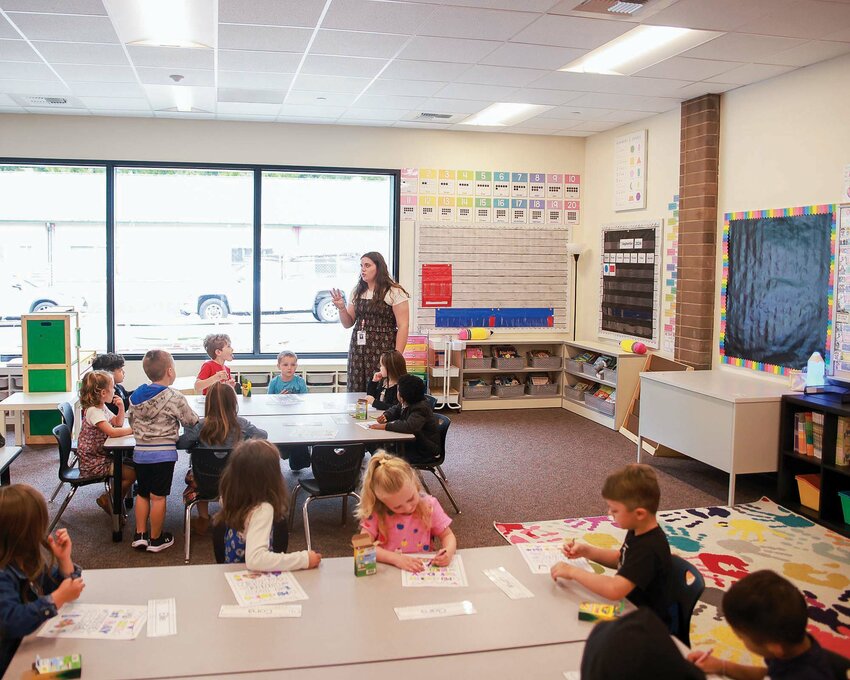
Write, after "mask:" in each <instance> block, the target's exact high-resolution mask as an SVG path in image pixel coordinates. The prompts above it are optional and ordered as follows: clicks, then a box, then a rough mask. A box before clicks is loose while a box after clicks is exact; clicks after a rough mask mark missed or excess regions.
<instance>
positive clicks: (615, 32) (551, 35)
mask: <svg viewBox="0 0 850 680" xmlns="http://www.w3.org/2000/svg"><path fill="white" fill-rule="evenodd" d="M632 28H634V26H633V25H632V24H629V23H625V22H621V21H613V20H609V19H584V18H581V17H565V16H552V15H546V16H543V17H540V18H539V19H538V20H537V21H535V22H534V23H533V24H531V26H529V27H528V28H526V29H525V30H524V31H522V32H521V33H519V34H518V35H516V36H514V37H513V39H512V40H511V42H517V43H531V44H538V43H539V44H541V45H556V46H558V47H579V48H583V49H590V50H592V49H594V48H596V47H599V46H600V45H604V44H605V43H607V42H608V41H610V40H613V39H614V38H616V37H617V36H620V35H622V34H623V33H625V32H626V31H630V30H631V29H632Z"/></svg>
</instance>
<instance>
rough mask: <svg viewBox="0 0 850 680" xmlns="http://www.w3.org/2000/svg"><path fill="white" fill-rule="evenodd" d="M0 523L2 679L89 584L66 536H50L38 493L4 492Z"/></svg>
mask: <svg viewBox="0 0 850 680" xmlns="http://www.w3.org/2000/svg"><path fill="white" fill-rule="evenodd" d="M0 517H2V518H3V521H2V522H0V676H2V675H3V674H4V673H5V672H6V668H7V667H8V666H9V662H10V661H11V660H12V657H13V656H14V655H15V651H16V650H17V649H18V646H19V645H20V644H21V639H22V638H23V637H24V636H25V635H29V634H30V633H33V632H35V631H36V630H37V629H38V627H39V626H40V625H41V624H42V623H44V622H45V621H46V620H47V619H49V618H52V617H54V616H56V612H57V610H58V609H60V608H61V607H62V605H64V604H65V603H66V602H73V601H74V600H76V599H77V598H78V597H79V596H80V593H82V592H83V588H85V583H83V579H82V578H81V576H80V568H79V567H78V566H77V565H75V564H74V563H73V561H71V538H70V537H69V536H68V530H67V529H59V530H58V531H56V533H54V534H53V535H52V536H48V535H47V527H48V515H47V503H45V502H44V497H43V496H42V495H41V494H40V493H39V492H38V491H36V490H35V489H33V488H32V487H31V486H28V485H26V484H11V485H9V486H0ZM46 555H49V560H48V559H45V556H46ZM30 658H31V657H30Z"/></svg>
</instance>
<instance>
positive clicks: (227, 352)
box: [195, 333, 237, 394]
mask: <svg viewBox="0 0 850 680" xmlns="http://www.w3.org/2000/svg"><path fill="white" fill-rule="evenodd" d="M204 351H206V353H207V355H208V356H209V361H205V362H204V363H203V364H201V368H200V370H198V377H197V378H195V392H196V393H197V392H200V393H201V394H206V393H207V390H208V389H209V388H210V386H211V385H215V384H216V383H218V382H223V383H227V384H228V385H230V386H231V387H232V388H233V389H234V390H235V389H237V388H236V382H235V381H234V380H233V377H232V376H231V375H230V366H228V365H227V362H228V361H233V346H232V345H231V344H230V336H229V335H227V334H225V333H211V334H210V335H208V336H207V337H205V338H204Z"/></svg>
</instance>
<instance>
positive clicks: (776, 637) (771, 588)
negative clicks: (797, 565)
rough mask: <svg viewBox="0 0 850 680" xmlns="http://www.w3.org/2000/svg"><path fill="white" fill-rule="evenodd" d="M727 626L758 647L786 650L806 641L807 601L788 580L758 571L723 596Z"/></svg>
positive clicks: (736, 584)
mask: <svg viewBox="0 0 850 680" xmlns="http://www.w3.org/2000/svg"><path fill="white" fill-rule="evenodd" d="M723 615H724V616H725V617H726V622H727V623H728V624H729V625H730V626H732V628H733V629H735V630H736V631H740V632H741V633H743V634H744V635H746V636H747V637H748V638H750V639H751V640H752V641H753V642H755V643H756V644H765V643H769V642H773V643H778V644H782V645H786V646H789V647H790V646H791V645H796V644H799V643H801V642H802V641H803V640H804V639H805V637H806V623H807V622H808V620H809V617H808V614H807V612H806V600H805V599H804V598H803V594H802V593H801V592H800V591H799V590H797V588H796V587H795V586H794V584H792V583H791V582H790V581H788V580H787V579H784V578H782V577H781V576H780V575H779V574H777V573H776V572H773V571H770V570H769V569H763V570H761V571H755V572H753V573H752V574H749V575H748V576H745V577H744V578H742V579H741V580H740V581H738V582H736V583H733V584H732V587H731V588H729V590H728V591H726V593H725V594H724V595H723Z"/></svg>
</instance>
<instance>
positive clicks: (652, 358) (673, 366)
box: [620, 354, 694, 458]
mask: <svg viewBox="0 0 850 680" xmlns="http://www.w3.org/2000/svg"><path fill="white" fill-rule="evenodd" d="M692 370H694V369H693V367H691V366H688V365H686V364H682V363H679V362H678V361H673V360H672V359H665V358H664V357H662V356H658V355H657V354H650V355H649V356H647V357H646V363H645V364H644V365H643V372H651V371H692ZM639 418H640V381H638V385H637V388H636V389H635V394H634V396H633V397H632V401H631V403H629V408H628V410H627V411H626V419H625V420H624V421H623V424H622V425H621V426H620V434H622V435H623V436H624V437H627V438H628V439H629V440H631V441H633V442H634V443H635V444H637V440H638V431H639V430H638V422H639V421H638V419H639ZM643 450H644V451H646V452H647V453H648V454H650V455H652V456H659V457H663V458H679V457H682V454H681V453H679V452H678V451H674V450H673V449H671V448H668V447H666V446H664V445H663V444H657V443H656V442H653V441H650V440H649V439H646V438H645V437H644V440H643Z"/></svg>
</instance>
